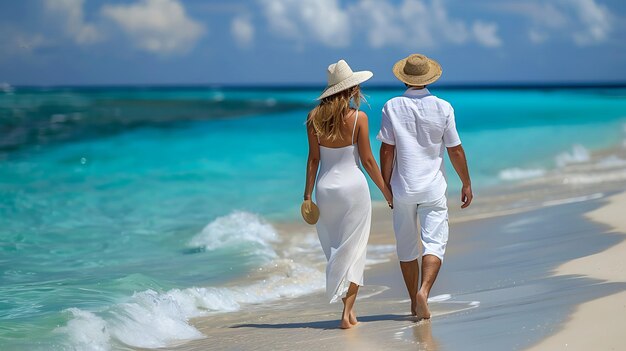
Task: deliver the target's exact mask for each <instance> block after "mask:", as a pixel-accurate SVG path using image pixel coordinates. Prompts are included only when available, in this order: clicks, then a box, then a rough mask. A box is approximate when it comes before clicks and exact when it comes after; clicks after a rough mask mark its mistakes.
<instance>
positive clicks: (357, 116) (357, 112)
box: [352, 109, 359, 144]
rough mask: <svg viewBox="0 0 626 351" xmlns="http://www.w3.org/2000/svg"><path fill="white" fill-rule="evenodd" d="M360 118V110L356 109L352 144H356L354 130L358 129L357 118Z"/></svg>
mask: <svg viewBox="0 0 626 351" xmlns="http://www.w3.org/2000/svg"><path fill="white" fill-rule="evenodd" d="M357 119H359V110H358V109H357V110H356V115H355V117H354V126H353V127H352V144H354V131H355V130H356V120H357Z"/></svg>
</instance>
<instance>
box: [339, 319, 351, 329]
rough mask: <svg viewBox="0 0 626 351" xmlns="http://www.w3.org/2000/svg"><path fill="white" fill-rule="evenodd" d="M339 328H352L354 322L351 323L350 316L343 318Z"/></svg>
mask: <svg viewBox="0 0 626 351" xmlns="http://www.w3.org/2000/svg"><path fill="white" fill-rule="evenodd" d="M339 328H341V329H350V328H352V323H350V318H349V317H348V318H342V319H341V323H340V324H339Z"/></svg>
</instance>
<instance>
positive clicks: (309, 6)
mask: <svg viewBox="0 0 626 351" xmlns="http://www.w3.org/2000/svg"><path fill="white" fill-rule="evenodd" d="M259 1H260V4H261V6H262V8H263V12H264V14H265V17H266V19H267V21H268V22H269V26H270V29H271V30H272V31H273V32H274V33H275V34H277V35H279V36H282V37H285V38H289V39H294V40H296V41H300V42H302V41H304V40H306V39H307V38H309V37H310V38H311V39H313V40H315V41H318V42H321V43H323V44H325V45H327V46H331V47H342V46H346V45H348V44H349V42H350V18H349V17H348V14H347V12H346V10H345V9H342V8H341V7H340V4H339V1H338V0H259Z"/></svg>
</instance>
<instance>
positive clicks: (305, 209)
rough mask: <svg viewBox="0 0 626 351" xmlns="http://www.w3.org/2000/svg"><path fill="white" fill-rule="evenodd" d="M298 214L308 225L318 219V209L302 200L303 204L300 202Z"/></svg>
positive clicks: (308, 201)
mask: <svg viewBox="0 0 626 351" xmlns="http://www.w3.org/2000/svg"><path fill="white" fill-rule="evenodd" d="M300 213H302V218H304V221H305V222H307V223H309V224H315V223H317V220H318V219H319V218H320V209H319V208H318V207H317V205H316V204H315V203H314V202H313V201H311V200H304V202H302V206H300Z"/></svg>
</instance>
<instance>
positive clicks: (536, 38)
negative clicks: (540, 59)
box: [528, 28, 548, 44]
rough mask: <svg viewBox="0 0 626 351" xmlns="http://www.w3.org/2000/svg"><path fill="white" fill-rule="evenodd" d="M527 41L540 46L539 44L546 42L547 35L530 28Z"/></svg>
mask: <svg viewBox="0 0 626 351" xmlns="http://www.w3.org/2000/svg"><path fill="white" fill-rule="evenodd" d="M528 39H529V40H530V41H531V42H532V43H535V44H541V43H544V42H545V41H546V40H548V35H547V34H545V33H544V32H541V31H539V30H537V29H534V28H531V29H530V30H529V31H528Z"/></svg>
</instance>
